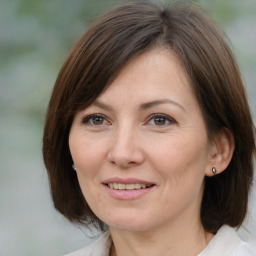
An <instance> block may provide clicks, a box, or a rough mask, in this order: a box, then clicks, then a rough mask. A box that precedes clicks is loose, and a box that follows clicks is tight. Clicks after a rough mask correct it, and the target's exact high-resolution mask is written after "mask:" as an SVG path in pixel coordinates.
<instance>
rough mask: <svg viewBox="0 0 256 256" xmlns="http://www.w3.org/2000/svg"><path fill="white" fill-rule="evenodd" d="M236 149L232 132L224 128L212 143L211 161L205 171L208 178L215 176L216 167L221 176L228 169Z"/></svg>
mask: <svg viewBox="0 0 256 256" xmlns="http://www.w3.org/2000/svg"><path fill="white" fill-rule="evenodd" d="M234 149H235V140H234V136H233V134H232V133H231V131H230V130H229V129H227V128H223V129H222V130H221V131H220V132H219V133H218V134H217V135H216V136H215V138H214V140H213V142H212V143H211V150H210V160H209V164H208V167H207V170H206V171H205V175H206V176H209V177H210V176H213V175H214V173H213V172H212V168H213V167H215V168H216V171H217V173H216V174H219V173H221V172H223V171H225V169H226V168H227V167H228V165H229V163H230V161H231V159H232V156H233V153H234Z"/></svg>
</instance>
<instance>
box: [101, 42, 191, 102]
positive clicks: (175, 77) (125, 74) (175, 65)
mask: <svg viewBox="0 0 256 256" xmlns="http://www.w3.org/2000/svg"><path fill="white" fill-rule="evenodd" d="M123 91H125V92H126V93H127V97H128V96H130V97H135V96H139V95H144V96H145V97H147V96H150V97H153V96H154V94H155V95H156V96H157V95H159V96H161V97H165V96H166V93H168V94H169V96H171V94H173V95H177V94H180V96H182V95H184V96H186V94H193V90H192V86H191V82H190V79H189V77H188V76H187V73H186V72H185V70H184V69H183V68H182V65H181V62H180V60H179V58H178V57H177V56H176V54H175V53H174V52H173V51H171V50H170V49H167V48H164V47H161V48H153V49H151V50H149V51H147V52H144V53H142V54H139V55H137V56H135V57H134V58H133V59H131V60H130V61H129V62H128V63H127V64H126V65H125V66H124V67H123V68H122V69H121V71H120V72H119V73H118V75H117V76H116V77H115V79H113V81H112V82H111V83H110V84H109V85H108V87H107V89H106V90H105V91H104V92H103V93H102V94H101V95H100V96H99V97H98V99H102V98H113V97H118V94H120V93H122V92H123ZM114 95H115V96H114ZM190 96H192V97H193V95H190Z"/></svg>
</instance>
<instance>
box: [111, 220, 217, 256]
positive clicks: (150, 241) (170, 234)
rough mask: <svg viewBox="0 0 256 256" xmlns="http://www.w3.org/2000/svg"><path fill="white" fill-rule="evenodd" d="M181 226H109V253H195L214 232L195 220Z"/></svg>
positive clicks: (178, 255)
mask: <svg viewBox="0 0 256 256" xmlns="http://www.w3.org/2000/svg"><path fill="white" fill-rule="evenodd" d="M187 224H188V225H184V223H183V225H182V227H183V228H181V226H177V225H176V226H172V227H170V226H164V227H158V228H157V229H155V230H151V231H150V232H129V231H121V230H117V229H112V228H110V232H111V235H112V239H113V246H112V249H111V254H110V255H111V256H128V255H134V256H142V255H147V256H151V255H152V256H153V255H154V256H155V255H162V256H164V255H175V256H188V255H189V256H196V255H197V254H199V253H200V252H201V251H202V250H203V249H204V248H205V247H206V246H207V244H208V243H209V242H210V240H211V239H212V237H213V234H211V233H208V232H207V231H205V230H204V228H203V226H202V224H201V223H200V221H199V222H197V221H195V222H192V223H191V221H190V223H187Z"/></svg>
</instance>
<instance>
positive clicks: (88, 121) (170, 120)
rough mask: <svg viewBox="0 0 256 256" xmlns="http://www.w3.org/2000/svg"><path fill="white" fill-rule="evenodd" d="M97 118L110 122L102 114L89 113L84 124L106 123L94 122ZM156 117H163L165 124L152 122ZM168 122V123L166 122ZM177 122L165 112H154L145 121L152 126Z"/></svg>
mask: <svg viewBox="0 0 256 256" xmlns="http://www.w3.org/2000/svg"><path fill="white" fill-rule="evenodd" d="M95 118H100V119H101V120H102V121H103V122H104V121H106V122H107V123H108V124H109V122H108V121H107V119H106V117H105V116H104V115H102V114H92V115H88V116H86V117H84V118H83V119H82V123H83V124H86V125H90V126H101V125H105V124H98V125H97V124H95V123H93V119H95ZM156 118H161V119H162V120H163V121H164V122H165V124H163V125H161V124H160V125H157V124H155V123H154V124H150V122H151V121H152V120H156ZM166 122H168V124H166ZM175 123H177V122H176V121H175V120H174V119H173V118H171V117H169V116H167V115H164V114H152V115H150V116H149V118H148V120H147V121H146V122H145V124H146V125H152V126H158V127H166V126H168V125H172V124H175Z"/></svg>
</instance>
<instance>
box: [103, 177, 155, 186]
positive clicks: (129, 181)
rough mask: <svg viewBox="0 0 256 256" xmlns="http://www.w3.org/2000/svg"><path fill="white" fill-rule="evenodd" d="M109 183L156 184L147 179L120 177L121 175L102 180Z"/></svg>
mask: <svg viewBox="0 0 256 256" xmlns="http://www.w3.org/2000/svg"><path fill="white" fill-rule="evenodd" d="M108 183H122V184H135V183H139V184H145V185H147V186H150V185H155V183H154V182H150V181H145V180H140V179H135V178H128V179H122V178H119V177H113V178H110V179H107V180H104V181H103V182H102V184H108Z"/></svg>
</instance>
